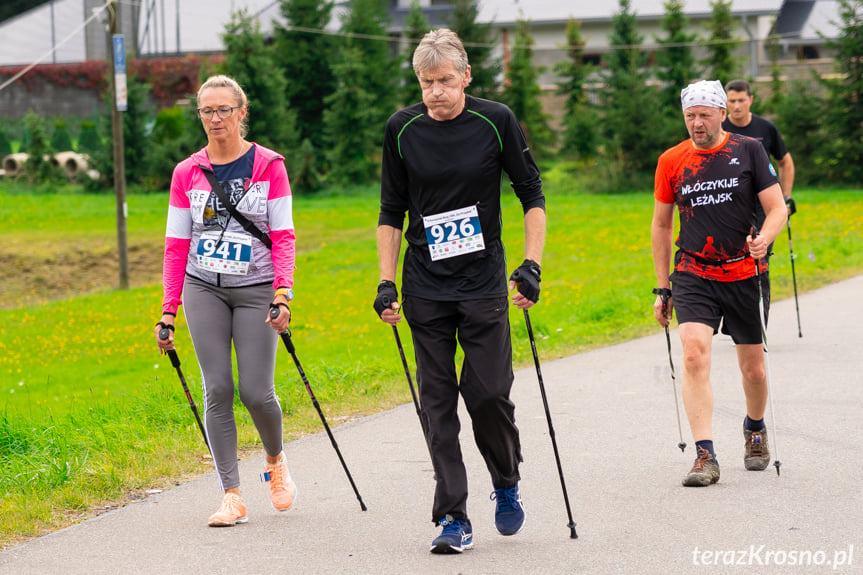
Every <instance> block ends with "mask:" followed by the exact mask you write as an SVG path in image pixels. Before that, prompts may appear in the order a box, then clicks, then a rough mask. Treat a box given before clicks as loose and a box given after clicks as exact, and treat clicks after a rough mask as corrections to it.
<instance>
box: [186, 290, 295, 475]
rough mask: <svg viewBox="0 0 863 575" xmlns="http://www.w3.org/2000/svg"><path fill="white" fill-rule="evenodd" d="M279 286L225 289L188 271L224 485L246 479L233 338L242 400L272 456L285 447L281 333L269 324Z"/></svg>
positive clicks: (207, 420) (207, 419) (211, 436)
mask: <svg viewBox="0 0 863 575" xmlns="http://www.w3.org/2000/svg"><path fill="white" fill-rule="evenodd" d="M271 301H273V288H272V287H271V286H270V285H259V286H250V287H240V288H236V287H235V288H219V287H215V286H212V285H210V284H208V283H205V282H202V281H200V280H197V279H195V278H192V277H189V276H186V281H185V285H184V287H183V307H184V309H185V315H186V322H187V324H188V326H189V333H190V334H191V336H192V342H193V344H194V346H195V355H197V357H198V364H199V365H200V366H201V378H202V384H203V388H204V427H205V428H206V430H207V439H208V441H209V442H210V450H211V452H212V455H213V461H214V462H215V465H216V471H217V472H218V474H219V483H220V486H221V488H222V489H231V488H233V487H237V486H239V484H240V476H239V472H238V471H237V424H236V421H235V420H234V376H233V369H232V366H231V340H233V342H234V348H235V350H236V353H237V372H238V374H239V378H238V379H239V382H238V387H239V389H240V401H242V402H243V405H245V406H246V409H248V410H249V414H250V415H251V416H252V421H253V422H254V424H255V427H256V428H257V430H258V434H259V435H260V436H261V442H262V443H263V444H264V450H265V451H266V452H267V454H268V455H270V456H276V455H278V454H279V453H281V451H282V408H281V406H280V405H279V400H278V398H277V397H276V390H275V387H274V385H273V378H274V376H275V369H276V347H277V344H278V335H277V334H276V332H275V331H273V329H272V328H270V326H269V324H266V323H264V320H265V319H266V317H267V311H268V309H269V304H270V302H271Z"/></svg>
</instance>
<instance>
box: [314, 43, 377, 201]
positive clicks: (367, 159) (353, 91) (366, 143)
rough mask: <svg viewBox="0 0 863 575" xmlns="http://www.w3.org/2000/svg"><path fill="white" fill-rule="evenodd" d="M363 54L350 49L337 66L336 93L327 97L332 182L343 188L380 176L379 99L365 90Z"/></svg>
mask: <svg viewBox="0 0 863 575" xmlns="http://www.w3.org/2000/svg"><path fill="white" fill-rule="evenodd" d="M366 71H367V68H366V66H365V63H364V62H363V55H362V53H361V52H360V51H359V50H358V49H356V48H352V47H349V48H348V49H347V50H344V51H343V52H342V55H341V59H340V61H339V62H338V63H337V64H335V65H334V66H333V72H334V74H335V77H336V81H337V88H336V91H335V92H333V93H332V94H331V95H329V96H327V98H326V100H325V104H326V105H327V108H326V110H325V111H324V127H325V128H324V130H325V137H326V142H327V153H326V156H327V160H328V161H329V163H330V165H331V166H332V169H331V171H330V174H329V177H330V180H331V181H332V182H333V183H335V184H337V185H341V186H347V185H356V184H367V183H371V182H372V181H373V180H374V179H375V177H376V175H377V167H378V162H377V161H376V160H375V155H376V154H377V153H378V151H379V149H380V145H379V143H378V142H379V141H380V139H381V138H382V133H383V128H382V127H381V126H382V124H379V123H377V122H375V121H374V119H375V116H376V114H377V113H378V112H377V111H376V110H375V95H374V94H372V93H370V92H368V91H366V90H365V88H364V87H363V84H364V83H363V78H362V76H363V74H365V73H366Z"/></svg>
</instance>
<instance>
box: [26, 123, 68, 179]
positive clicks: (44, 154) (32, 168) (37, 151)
mask: <svg viewBox="0 0 863 575" xmlns="http://www.w3.org/2000/svg"><path fill="white" fill-rule="evenodd" d="M24 121H25V123H26V124H27V133H28V134H29V135H30V142H29V143H30V145H29V149H28V153H29V154H30V157H29V158H28V159H27V163H26V164H24V173H25V177H26V179H27V180H29V181H30V182H31V183H34V184H36V183H41V182H48V181H52V180H58V179H60V178H61V177H62V176H63V171H62V169H61V168H60V167H59V166H54V165H52V164H51V161H50V159H49V158H48V157H49V156H50V154H51V152H52V150H51V143H50V142H49V141H48V136H47V134H46V133H45V125H44V123H43V122H42V118H40V117H39V116H37V115H36V114H34V113H33V112H28V113H27V115H26V116H25V117H24Z"/></svg>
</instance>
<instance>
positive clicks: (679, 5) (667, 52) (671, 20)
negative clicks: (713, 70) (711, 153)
mask: <svg viewBox="0 0 863 575" xmlns="http://www.w3.org/2000/svg"><path fill="white" fill-rule="evenodd" d="M683 5H684V2H683V0H667V1H666V2H665V4H663V6H664V7H665V15H664V17H663V18H662V21H661V22H660V25H661V26H662V30H663V31H664V32H665V34H666V35H665V37H664V38H657V39H656V41H657V43H659V44H660V45H661V46H664V47H663V48H662V49H660V50H659V52H658V53H657V55H656V66H657V72H656V77H657V78H658V79H659V80H661V81H662V82H663V84H664V87H663V89H662V93H663V99H664V104H665V106H666V107H669V108H673V109H675V111H678V110H679V107H680V91H681V90H682V89H683V88H685V87H686V86H688V85H689V84H690V83H692V82H694V81H695V80H696V79H698V70H697V69H696V66H695V55H694V53H693V47H692V45H693V43H694V42H695V41H696V39H697V38H698V34H694V33H693V34H687V33H686V30H688V29H689V17H688V16H687V15H686V13H685V12H684V11H683ZM675 116H676V117H679V114H675Z"/></svg>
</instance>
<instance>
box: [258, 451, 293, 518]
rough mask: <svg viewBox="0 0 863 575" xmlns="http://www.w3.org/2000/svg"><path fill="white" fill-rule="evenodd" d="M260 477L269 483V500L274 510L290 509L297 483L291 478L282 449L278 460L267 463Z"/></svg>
mask: <svg viewBox="0 0 863 575" xmlns="http://www.w3.org/2000/svg"><path fill="white" fill-rule="evenodd" d="M261 479H262V480H263V481H266V482H268V483H269V484H270V501H271V502H272V503H273V507H274V508H275V509H276V511H287V510H288V509H290V508H291V505H293V504H294V499H296V497H297V485H296V484H295V483H294V480H293V479H291V472H290V471H288V458H287V457H285V452H284V451H283V452H281V453H280V454H279V461H278V462H276V463H267V470H266V471H265V472H264V473H263V474H261Z"/></svg>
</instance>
